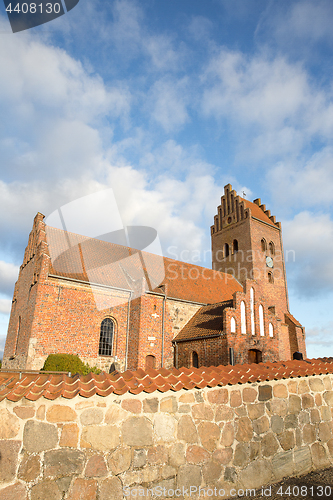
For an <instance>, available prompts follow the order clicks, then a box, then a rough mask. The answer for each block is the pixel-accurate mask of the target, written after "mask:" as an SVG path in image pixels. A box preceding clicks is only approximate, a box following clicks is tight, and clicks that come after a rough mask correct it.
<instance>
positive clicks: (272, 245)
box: [269, 241, 275, 255]
mask: <svg viewBox="0 0 333 500" xmlns="http://www.w3.org/2000/svg"><path fill="white" fill-rule="evenodd" d="M269 251H270V254H271V255H275V246H274V243H273V242H272V241H271V242H270V243H269Z"/></svg>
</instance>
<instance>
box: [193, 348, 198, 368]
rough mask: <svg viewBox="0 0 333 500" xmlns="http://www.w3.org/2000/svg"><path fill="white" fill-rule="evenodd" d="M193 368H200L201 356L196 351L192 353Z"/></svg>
mask: <svg viewBox="0 0 333 500" xmlns="http://www.w3.org/2000/svg"><path fill="white" fill-rule="evenodd" d="M192 366H193V368H199V356H198V353H197V352H196V351H193V352H192Z"/></svg>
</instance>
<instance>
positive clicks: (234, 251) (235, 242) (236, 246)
mask: <svg viewBox="0 0 333 500" xmlns="http://www.w3.org/2000/svg"><path fill="white" fill-rule="evenodd" d="M232 249H233V253H237V252H238V241H237V240H234V241H233V242H232Z"/></svg>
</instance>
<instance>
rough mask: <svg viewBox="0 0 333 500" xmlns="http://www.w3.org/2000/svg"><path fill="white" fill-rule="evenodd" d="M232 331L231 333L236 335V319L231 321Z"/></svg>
mask: <svg viewBox="0 0 333 500" xmlns="http://www.w3.org/2000/svg"><path fill="white" fill-rule="evenodd" d="M230 331H231V333H236V320H235V318H234V317H232V318H231V320H230Z"/></svg>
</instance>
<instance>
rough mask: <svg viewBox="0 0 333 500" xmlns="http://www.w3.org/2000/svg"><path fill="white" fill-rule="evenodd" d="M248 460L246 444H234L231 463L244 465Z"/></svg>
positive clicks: (247, 446)
mask: <svg viewBox="0 0 333 500" xmlns="http://www.w3.org/2000/svg"><path fill="white" fill-rule="evenodd" d="M249 461H250V449H249V445H248V444H244V443H238V444H237V445H236V449H235V454H234V460H233V465H236V466H237V467H244V466H245V465H247V464H248V463H249Z"/></svg>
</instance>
